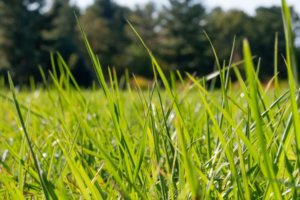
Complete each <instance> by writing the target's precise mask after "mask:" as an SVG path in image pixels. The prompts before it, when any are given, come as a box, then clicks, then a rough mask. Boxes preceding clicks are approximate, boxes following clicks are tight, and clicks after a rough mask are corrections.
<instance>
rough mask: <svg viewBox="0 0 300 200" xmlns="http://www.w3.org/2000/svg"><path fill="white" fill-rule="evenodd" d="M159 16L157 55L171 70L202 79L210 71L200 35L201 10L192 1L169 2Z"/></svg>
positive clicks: (196, 2)
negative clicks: (184, 72)
mask: <svg viewBox="0 0 300 200" xmlns="http://www.w3.org/2000/svg"><path fill="white" fill-rule="evenodd" d="M169 2H170V6H168V7H164V9H163V11H162V12H161V15H160V19H161V20H160V26H161V27H160V28H161V30H160V34H161V36H162V38H161V39H160V45H161V48H160V51H159V53H160V55H161V56H162V57H163V58H164V60H165V62H166V63H168V68H169V69H171V70H180V71H188V72H194V71H197V72H198V75H204V74H207V73H208V72H210V71H212V70H213V64H212V65H209V62H210V61H209V59H207V57H206V55H205V51H206V50H207V48H209V43H208V41H207V39H206V37H205V35H204V33H203V30H204V25H205V9H204V7H203V5H202V4H201V3H199V2H198V1H193V0H183V1H181V0H170V1H169Z"/></svg>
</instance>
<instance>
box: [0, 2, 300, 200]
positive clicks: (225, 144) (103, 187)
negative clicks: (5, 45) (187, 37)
mask: <svg viewBox="0 0 300 200" xmlns="http://www.w3.org/2000/svg"><path fill="white" fill-rule="evenodd" d="M282 4H283V20H284V24H285V34H286V41H287V52H286V55H285V56H284V58H283V59H285V57H286V66H287V69H288V77H287V78H288V81H289V87H287V86H286V87H282V85H280V83H279V81H278V78H277V73H278V72H277V67H278V66H277V60H278V57H277V54H278V52H277V43H278V41H277V35H276V37H275V48H274V54H275V56H274V57H275V58H274V60H275V66H274V77H273V78H272V79H271V80H270V83H269V84H268V85H267V87H263V86H262V83H261V82H260V81H259V79H258V74H259V68H260V66H259V64H258V67H257V68H256V69H257V70H256V71H255V67H254V62H253V59H254V57H253V56H252V55H251V50H250V46H249V44H248V42H247V40H246V39H245V40H244V45H243V46H244V49H243V53H244V60H242V61H241V62H239V63H232V54H233V53H232V54H231V56H230V57H229V59H228V60H229V62H227V63H226V62H224V63H223V64H220V63H219V61H218V56H217V52H215V50H214V48H213V46H212V50H213V51H214V54H215V57H216V60H217V67H218V71H216V72H214V73H212V74H209V75H207V76H205V77H203V78H198V77H195V76H194V75H190V74H180V73H179V72H176V73H173V72H172V73H171V77H170V78H169V77H166V76H165V75H164V73H163V71H162V70H161V68H160V66H159V63H158V62H157V61H156V60H155V58H154V57H153V55H152V54H151V51H150V50H149V49H148V48H147V46H146V45H145V44H144V42H143V41H142V38H140V37H139V35H138V33H137V32H136V31H135V29H134V27H132V29H133V31H134V32H135V33H136V34H137V37H139V38H140V40H141V43H142V44H143V45H144V46H145V48H146V50H147V51H148V53H149V57H150V60H151V61H152V64H153V71H154V76H155V78H154V80H153V83H152V84H151V85H149V87H148V90H142V89H141V88H140V86H139V84H138V81H137V80H136V79H135V76H134V75H133V78H134V79H135V80H136V85H137V87H135V88H133V87H131V86H130V84H129V79H130V78H129V74H128V72H126V75H125V77H123V78H121V80H125V85H122V83H121V82H120V83H119V82H118V80H119V79H118V77H117V74H116V72H115V71H114V70H113V69H112V70H111V69H109V70H108V73H109V74H108V77H109V81H108V82H107V81H106V80H105V78H104V77H105V75H104V74H103V72H102V67H101V65H100V61H99V60H98V58H97V56H96V55H94V53H93V51H92V49H91V48H90V46H89V43H88V40H87V38H86V37H85V34H84V30H82V28H81V26H80V23H79V27H80V29H81V32H82V35H83V39H84V41H85V43H86V47H87V51H88V52H89V55H90V57H91V61H92V65H93V67H94V69H95V73H96V75H97V78H98V81H99V84H100V86H101V89H96V88H95V87H93V88H91V89H87V90H82V89H81V88H80V87H79V86H78V84H77V83H76V80H75V79H74V77H73V75H72V73H71V72H70V70H69V68H68V66H67V65H66V63H65V62H64V60H63V58H62V57H61V55H60V54H59V53H57V55H54V54H52V53H51V62H52V70H51V71H49V72H44V71H43V70H42V68H40V71H41V76H42V78H43V81H44V82H43V85H35V84H34V80H33V79H32V80H31V89H32V90H31V91H33V92H29V91H27V90H26V88H25V89H24V88H23V89H22V88H21V89H18V90H17V89H16V88H15V87H14V84H13V80H12V79H11V77H10V75H9V74H8V77H9V85H10V91H8V90H7V89H6V87H2V89H1V91H0V97H1V99H0V101H1V103H0V112H1V115H0V128H1V129H0V130H1V136H0V154H1V155H2V156H1V159H0V180H1V181H0V196H1V198H2V199H164V200H167V199H246V200H249V199H297V198H298V195H299V194H300V193H299V191H298V188H299V175H298V174H299V169H300V164H299V163H300V162H299V161H300V160H299V159H300V153H299V151H300V137H299V132H300V127H299V114H298V106H299V102H300V101H299V98H298V95H299V92H298V91H299V89H298V86H297V83H298V81H297V80H298V77H297V76H295V72H296V71H297V63H296V60H295V56H294V47H293V34H292V32H291V27H292V26H291V20H290V16H289V15H290V14H289V10H288V7H287V5H286V3H285V1H284V0H283V1H282ZM129 24H130V23H129ZM205 34H206V33H205ZM206 36H207V38H208V40H209V42H210V39H209V37H208V35H206ZM234 41H235V38H234V39H233V48H232V52H234V43H235V42H234ZM56 58H57V62H55V59H56ZM256 61H257V60H256ZM55 63H58V66H55ZM241 64H243V65H242V66H244V67H245V70H246V78H247V79H246V80H244V79H242V76H241V74H240V72H239V66H241ZM57 72H59V74H58V73H57ZM231 74H235V75H236V77H237V78H238V82H239V87H235V86H234V84H233V83H232V82H231V79H230V75H231ZM183 77H188V80H185V79H183ZM217 77H219V78H220V80H221V85H222V87H221V88H220V89H218V90H217V89H216V90H213V91H211V89H210V88H214V87H213V86H212V87H208V81H211V80H212V82H214V79H215V78H217ZM158 79H160V80H162V83H160V82H159V81H158ZM168 80H171V81H170V82H169V81H168ZM176 82H180V83H181V87H177V85H178V84H176ZM273 82H274V84H273ZM270 85H274V88H271V89H270V87H269V86H270ZM2 86H3V85H2ZM124 86H125V89H122V90H121V89H120V88H124Z"/></svg>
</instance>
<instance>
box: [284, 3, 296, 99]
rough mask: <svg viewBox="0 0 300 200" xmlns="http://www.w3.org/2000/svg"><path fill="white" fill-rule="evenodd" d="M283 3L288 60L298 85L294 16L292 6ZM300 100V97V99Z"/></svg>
mask: <svg viewBox="0 0 300 200" xmlns="http://www.w3.org/2000/svg"><path fill="white" fill-rule="evenodd" d="M281 5H282V19H283V25H284V35H285V46H286V60H287V63H288V65H289V66H290V68H291V71H292V74H293V77H294V81H295V84H296V85H298V76H299V70H298V66H297V54H296V48H295V43H294V40H295V36H294V32H293V29H292V27H293V26H292V18H291V14H290V8H289V6H288V5H287V3H286V1H285V0H281ZM299 100H300V99H299Z"/></svg>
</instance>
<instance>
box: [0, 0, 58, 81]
mask: <svg viewBox="0 0 300 200" xmlns="http://www.w3.org/2000/svg"><path fill="white" fill-rule="evenodd" d="M45 3H46V1H45V0H4V1H1V2H0V27H1V29H2V30H1V38H2V39H1V43H0V52H1V64H4V67H5V69H7V70H10V72H11V74H12V76H13V77H15V78H16V79H15V82H16V83H18V84H23V83H27V82H28V80H29V77H30V76H31V75H33V76H35V77H40V74H39V71H38V65H39V64H41V65H47V64H48V63H49V53H48V50H49V47H50V46H51V44H52V42H51V41H50V40H46V39H45V38H44V37H43V34H42V33H43V31H46V30H50V29H51V25H50V24H51V21H52V20H53V17H54V16H53V15H46V14H43V9H44V6H45Z"/></svg>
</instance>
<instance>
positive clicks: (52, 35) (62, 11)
mask: <svg viewBox="0 0 300 200" xmlns="http://www.w3.org/2000/svg"><path fill="white" fill-rule="evenodd" d="M74 12H75V13H76V14H77V15H80V11H79V9H78V8H77V7H76V6H70V2H69V0H55V1H54V2H53V6H52V9H51V10H50V11H49V13H52V14H55V16H56V17H55V18H54V19H53V21H52V29H51V30H50V31H47V32H44V36H45V37H46V38H47V39H49V40H52V41H53V45H52V48H51V49H52V51H54V52H55V51H58V52H59V53H60V54H61V55H62V57H63V58H64V60H65V61H66V63H67V64H68V67H69V68H70V69H71V72H72V73H73V75H74V77H75V79H76V81H77V82H78V83H79V84H80V85H84V86H89V85H91V83H92V80H93V76H92V67H90V68H88V67H87V66H86V63H85V60H84V54H83V53H82V52H81V51H80V49H79V45H78V44H79V43H82V39H81V38H82V36H81V34H80V32H79V30H78V25H77V21H76V18H75V15H74Z"/></svg>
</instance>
